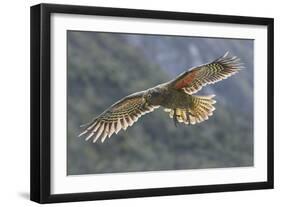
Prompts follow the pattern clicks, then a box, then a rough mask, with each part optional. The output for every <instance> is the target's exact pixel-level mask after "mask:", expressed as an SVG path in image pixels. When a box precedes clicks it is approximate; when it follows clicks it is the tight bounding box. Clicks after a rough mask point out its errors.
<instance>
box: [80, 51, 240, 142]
mask: <svg viewBox="0 0 281 207" xmlns="http://www.w3.org/2000/svg"><path fill="white" fill-rule="evenodd" d="M242 68H243V64H242V63H241V62H240V59H239V58H237V57H230V56H229V55H228V52H227V53H226V54H225V55H223V56H222V57H219V58H217V59H216V60H214V61H212V62H209V63H206V64H203V65H200V66H197V67H194V68H191V69H189V70H188V71H186V72H183V73H181V74H180V75H179V76H178V77H176V78H175V79H173V80H171V81H168V82H166V83H162V84H160V85H157V86H155V87H153V88H149V89H147V90H144V91H140V92H137V93H133V94H131V95H128V96H126V97H124V98H123V99H121V100H119V101H117V102H116V103H114V104H113V105H112V106H110V107H109V108H107V109H106V110H105V111H104V112H103V113H101V114H100V115H99V116H98V117H96V118H94V119H93V120H92V121H91V122H89V123H88V124H85V125H84V126H82V127H84V131H83V132H82V133H81V134H79V137H80V136H82V135H85V136H86V140H89V139H90V138H91V137H93V142H96V141H97V140H98V139H99V138H101V141H102V142H104V140H105V139H106V138H107V137H111V136H112V135H113V133H115V134H117V133H118V132H119V131H120V130H121V129H124V130H126V129H127V127H128V126H132V125H133V123H135V122H136V121H137V120H138V119H139V118H140V117H141V116H142V115H144V114H147V113H150V112H152V111H153V110H154V109H156V108H159V107H160V106H162V107H163V108H164V111H166V112H168V113H169V116H170V118H172V119H173V120H174V123H175V125H176V126H177V124H178V123H184V124H186V125H190V124H196V123H200V122H203V121H205V120H207V119H208V117H209V116H212V115H213V111H214V110H215V107H214V106H213V104H215V103H216V101H215V100H214V99H213V98H214V96H215V95H208V96H198V95H193V94H194V93H196V92H198V91H199V90H201V89H202V87H203V86H205V85H207V84H213V83H216V82H218V81H221V80H223V79H226V78H228V77H230V76H232V75H234V74H235V73H237V72H238V71H239V70H240V69H242Z"/></svg>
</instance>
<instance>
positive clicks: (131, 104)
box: [79, 91, 159, 142]
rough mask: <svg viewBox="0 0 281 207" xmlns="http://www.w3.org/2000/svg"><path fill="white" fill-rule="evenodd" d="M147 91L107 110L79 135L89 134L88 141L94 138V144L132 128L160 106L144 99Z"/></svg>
mask: <svg viewBox="0 0 281 207" xmlns="http://www.w3.org/2000/svg"><path fill="white" fill-rule="evenodd" d="M144 93H145V91H142V92H138V93H134V94H131V95H129V96H127V97H125V98H123V99H121V100H120V101H118V102H116V103H115V104H113V105H112V106H111V107H109V108H108V109H106V110H105V111H104V112H103V113H102V114H100V115H99V116H98V117H97V118H95V119H94V120H93V121H92V122H91V123H89V124H87V126H86V128H85V130H84V131H83V132H82V133H81V134H80V135H79V136H82V135H84V134H87V137H86V140H88V139H90V138H91V137H92V136H94V139H93V142H96V141H97V140H98V138H99V137H101V141H102V142H103V141H104V140H105V139H106V137H110V136H111V135H112V134H113V133H116V134H117V133H118V132H119V131H120V130H121V129H124V130H126V129H127V127H128V126H132V125H133V123H134V122H136V121H137V120H138V118H139V117H141V116H142V115H144V114H146V113H149V112H152V111H153V110H154V109H155V108H158V107H159V106H152V105H148V104H147V102H146V100H145V98H144Z"/></svg>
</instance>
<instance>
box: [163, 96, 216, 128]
mask: <svg viewBox="0 0 281 207" xmlns="http://www.w3.org/2000/svg"><path fill="white" fill-rule="evenodd" d="M214 97H215V95H209V96H194V95H193V96H191V104H190V106H189V107H188V108H183V109H182V108H176V109H167V108H165V109H164V111H166V112H168V113H169V116H170V118H173V119H174V120H175V121H176V122H183V123H185V124H196V123H200V122H203V121H205V120H207V119H209V116H212V115H213V111H214V110H215V107H214V106H213V104H215V103H216V101H215V100H214V99H213V98H214ZM176 122H175V123H176Z"/></svg>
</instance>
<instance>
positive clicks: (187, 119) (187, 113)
mask: <svg viewBox="0 0 281 207" xmlns="http://www.w3.org/2000/svg"><path fill="white" fill-rule="evenodd" d="M185 114H186V121H187V122H188V123H189V124H190V117H189V108H187V109H186V112H185Z"/></svg>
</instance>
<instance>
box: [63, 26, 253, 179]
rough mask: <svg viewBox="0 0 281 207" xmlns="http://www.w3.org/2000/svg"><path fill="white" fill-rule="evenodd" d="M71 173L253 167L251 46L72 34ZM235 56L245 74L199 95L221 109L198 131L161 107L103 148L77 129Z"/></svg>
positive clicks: (239, 42) (69, 88)
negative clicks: (123, 102) (139, 95)
mask: <svg viewBox="0 0 281 207" xmlns="http://www.w3.org/2000/svg"><path fill="white" fill-rule="evenodd" d="M67 41H68V42H67V52H68V56H67V65H68V68H67V71H68V73H67V78H68V83H67V84H68V85H67V94H68V106H67V107H68V109H67V110H68V111H67V115H68V129H67V130H68V137H67V174H68V175H79V174H95V173H115V172H136V171H157V170H179V169H202V168H222V167H242V166H253V159H254V154H253V40H241V39H222V38H221V39H220V38H194V37H179V36H159V35H133V34H114V33H101V32H81V31H68V32H67ZM226 51H229V52H230V54H231V55H235V56H238V57H239V58H240V59H241V61H242V62H244V64H245V66H246V69H244V70H242V71H240V72H239V73H238V74H236V75H235V76H232V77H231V78H229V79H227V80H224V81H221V82H219V83H217V84H215V85H209V86H207V87H205V88H204V90H202V91H200V92H199V93H198V94H201V95H205V94H216V97H215V99H216V100H217V103H216V104H215V107H216V111H215V112H214V115H213V116H212V117H210V119H209V120H207V121H205V122H202V123H200V124H197V125H193V126H186V125H184V124H180V125H179V126H178V127H175V125H174V123H173V120H172V119H170V118H169V116H168V114H167V113H165V112H164V111H163V108H159V109H158V110H155V111H154V112H153V113H150V114H147V115H145V116H143V117H141V118H140V119H139V120H138V122H137V123H135V124H134V125H133V126H132V127H129V128H128V129H127V131H123V130H121V131H120V132H119V133H118V135H113V136H112V137H111V139H106V141H105V142H104V143H101V142H98V143H95V144H94V143H92V142H91V141H92V139H91V141H90V142H89V141H88V142H86V141H85V140H84V138H78V137H77V135H78V134H79V133H80V132H81V128H80V127H79V126H80V125H81V124H84V123H86V122H88V121H90V120H92V119H93V118H94V117H95V116H98V115H99V114H100V113H101V112H103V111H104V110H105V109H106V108H107V107H108V106H110V105H111V104H113V103H114V102H115V101H118V100H119V99H121V98H122V97H124V96H126V95H128V94H131V93H134V92H137V91H141V90H145V89H147V88H150V87H153V86H155V85H157V84H160V83H163V82H166V81H168V80H170V79H172V78H175V77H176V76H177V75H178V74H179V73H181V72H183V71H185V70H187V69H188V68H190V67H193V66H197V65H199V64H203V63H206V62H209V61H212V60H214V59H215V58H217V57H219V56H221V55H223V54H224V53H225V52H226Z"/></svg>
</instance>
